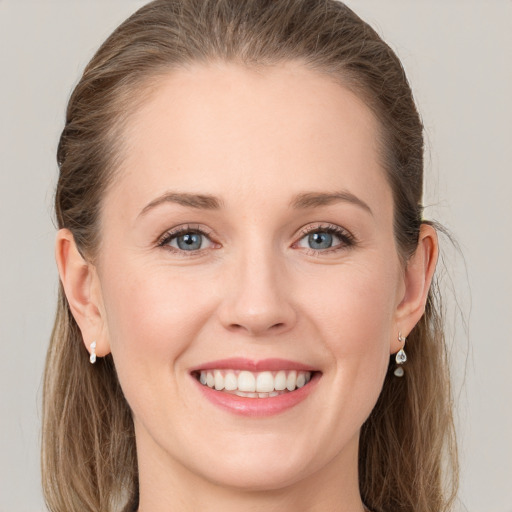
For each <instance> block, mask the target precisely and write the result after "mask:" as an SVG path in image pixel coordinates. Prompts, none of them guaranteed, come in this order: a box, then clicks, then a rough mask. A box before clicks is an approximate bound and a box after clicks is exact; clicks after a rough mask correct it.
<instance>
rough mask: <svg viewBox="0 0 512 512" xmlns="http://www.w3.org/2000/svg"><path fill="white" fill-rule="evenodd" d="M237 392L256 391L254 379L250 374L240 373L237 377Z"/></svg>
mask: <svg viewBox="0 0 512 512" xmlns="http://www.w3.org/2000/svg"><path fill="white" fill-rule="evenodd" d="M238 390H239V391H256V379H255V378H254V375H253V374H252V373H251V372H246V371H242V372H240V373H239V375H238Z"/></svg>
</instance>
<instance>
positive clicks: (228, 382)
mask: <svg viewBox="0 0 512 512" xmlns="http://www.w3.org/2000/svg"><path fill="white" fill-rule="evenodd" d="M224 388H225V389H226V391H234V390H235V389H237V388H238V379H237V378H236V375H235V374H234V373H233V372H228V373H226V376H225V377H224Z"/></svg>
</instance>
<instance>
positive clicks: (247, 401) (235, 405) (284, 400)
mask: <svg viewBox="0 0 512 512" xmlns="http://www.w3.org/2000/svg"><path fill="white" fill-rule="evenodd" d="M320 377H321V374H320V373H319V372H315V373H314V374H313V375H312V377H311V380H310V381H309V382H308V383H307V384H306V385H305V386H303V387H301V388H298V389H296V390H295V391H290V392H289V393H284V394H283V395H278V396H273V397H269V398H248V397H243V396H237V395H232V394H230V393H224V392H223V391H216V390H215V389H212V388H210V387H208V386H204V385H203V384H201V383H200V382H199V381H198V380H197V379H196V378H195V377H192V378H193V379H194V381H195V382H196V384H197V385H198V386H199V389H200V390H201V392H202V393H203V395H204V396H205V398H207V399H208V400H209V401H210V402H211V403H212V404H214V405H216V406H217V407H220V408H221V409H224V410H227V411H229V412H231V413H233V414H239V415H241V416H252V417H261V416H273V415H275V414H279V413H282V412H284V411H286V410H288V409H291V408H292V407H294V406H296V405H298V404H299V403H301V402H302V401H303V400H305V399H306V398H307V397H308V396H309V394H310V393H311V392H312V391H313V390H314V389H315V387H316V384H317V383H318V381H319V380H320Z"/></svg>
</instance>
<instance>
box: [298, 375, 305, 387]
mask: <svg viewBox="0 0 512 512" xmlns="http://www.w3.org/2000/svg"><path fill="white" fill-rule="evenodd" d="M304 384H306V376H305V375H304V374H303V373H299V375H297V387H298V388H301V387H302V386H304Z"/></svg>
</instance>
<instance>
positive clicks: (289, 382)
mask: <svg viewBox="0 0 512 512" xmlns="http://www.w3.org/2000/svg"><path fill="white" fill-rule="evenodd" d="M296 384H297V372H296V371H295V370H293V371H291V372H290V373H289V374H288V377H287V378H286V389H287V390H288V391H293V390H294V389H295V385H296Z"/></svg>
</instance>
